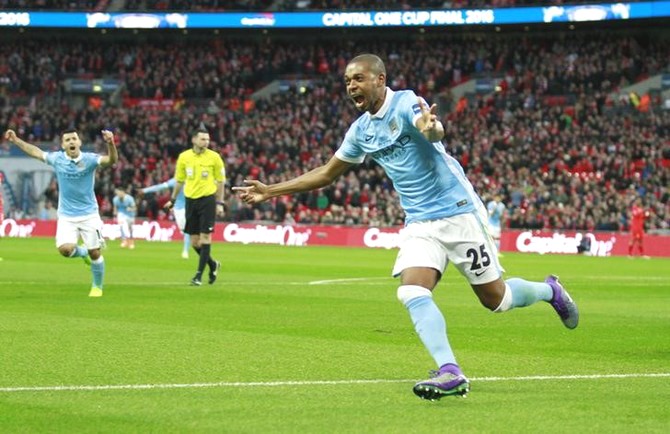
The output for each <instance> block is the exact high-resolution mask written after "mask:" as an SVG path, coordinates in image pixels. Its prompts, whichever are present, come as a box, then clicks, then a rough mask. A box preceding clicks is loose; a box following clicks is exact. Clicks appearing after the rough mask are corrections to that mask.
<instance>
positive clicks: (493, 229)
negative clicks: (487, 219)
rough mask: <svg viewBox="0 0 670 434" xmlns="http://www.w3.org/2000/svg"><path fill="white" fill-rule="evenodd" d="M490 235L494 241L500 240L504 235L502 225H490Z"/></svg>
mask: <svg viewBox="0 0 670 434" xmlns="http://www.w3.org/2000/svg"><path fill="white" fill-rule="evenodd" d="M489 233H490V234H491V238H493V239H494V240H499V239H500V234H501V233H502V230H501V229H500V225H492V224H490V223H489Z"/></svg>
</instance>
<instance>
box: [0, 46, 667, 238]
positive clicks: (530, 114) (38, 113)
mask: <svg viewBox="0 0 670 434" xmlns="http://www.w3.org/2000/svg"><path fill="white" fill-rule="evenodd" d="M583 38H584V39H581V40H579V39H576V38H573V39H571V41H569V42H567V41H563V42H558V41H556V40H553V41H552V42H549V40H546V41H543V40H541V39H540V38H534V40H533V41H532V42H531V41H529V40H525V41H522V42H521V43H520V41H519V40H512V41H499V42H489V41H484V40H483V41H477V40H476V39H475V40H472V41H468V42H469V43H468V44H464V43H461V44H454V43H453V41H430V42H429V41H426V42H425V45H421V44H417V43H411V44H410V43H393V42H385V43H378V44H376V45H375V44H373V46H372V47H371V50H372V51H376V52H379V53H381V54H382V56H383V57H385V58H386V59H388V61H387V68H388V70H389V85H390V86H391V87H393V88H403V87H410V88H415V89H416V90H417V91H418V93H419V94H421V95H423V96H425V97H426V99H427V100H429V101H439V102H440V105H441V109H442V110H441V113H442V115H443V122H444V123H445V126H446V127H447V137H446V139H445V143H446V145H447V149H448V151H449V152H451V153H452V154H453V155H454V156H456V157H457V158H458V159H459V160H460V161H461V163H462V164H463V166H464V168H465V170H466V171H467V174H468V176H469V177H470V179H471V180H472V182H473V184H474V185H475V187H476V188H477V190H478V192H479V193H480V194H481V195H482V196H483V197H485V198H486V197H489V196H492V195H494V194H495V193H500V194H502V195H503V198H504V201H505V202H506V204H507V206H508V210H509V217H508V219H507V225H508V226H509V227H513V228H521V227H524V228H556V229H589V230H617V229H625V227H626V225H627V221H626V218H627V217H626V214H625V213H626V210H627V208H628V206H627V205H628V202H629V200H630V198H631V197H632V195H634V194H642V195H644V197H645V201H646V202H647V205H648V206H650V207H651V208H652V209H653V211H654V212H653V216H652V219H651V221H650V227H651V228H654V229H667V228H668V224H669V216H670V210H669V209H668V206H669V205H668V204H669V200H668V194H669V192H668V187H667V186H668V185H669V184H670V183H669V182H668V171H669V168H668V166H667V162H668V161H669V160H670V145H669V143H668V141H667V137H669V136H670V115H669V114H668V112H667V111H659V110H651V111H650V112H647V113H640V112H639V111H636V110H631V109H630V108H629V107H622V106H621V107H618V106H617V105H620V104H621V102H620V101H611V100H609V99H608V94H609V93H610V92H611V91H612V90H614V89H617V88H619V87H620V86H623V85H626V84H629V83H631V82H634V81H635V80H637V79H638V78H640V77H644V76H645V75H646V74H654V73H657V72H659V71H660V70H661V69H662V67H663V66H664V65H667V64H669V63H670V62H669V60H670V59H668V50H667V49H663V48H662V47H660V45H658V44H657V43H655V42H654V41H644V40H638V39H635V38H632V37H628V38H613V37H609V36H600V37H593V36H589V37H588V40H589V41H592V42H587V40H586V37H583ZM465 45H467V47H468V49H467V51H466V50H465V49H463V48H462V47H463V46H465ZM231 46H232V45H231ZM235 46H236V48H235V50H234V51H233V50H227V51H225V53H227V57H226V56H223V57H222V58H220V59H217V61H216V62H217V64H218V65H220V64H224V65H226V64H230V62H237V63H236V64H237V65H243V64H244V63H243V62H240V56H239V53H252V52H254V53H260V52H259V51H254V50H257V49H258V47H257V46H255V45H253V44H247V45H246V46H245V45H244V44H242V45H240V44H236V45H235ZM189 47H190V46H189ZM34 48H36V49H38V50H39V49H40V48H39V47H37V46H35V47H34ZM109 48H110V49H111V50H114V49H115V47H113V46H112V47H109ZM48 49H49V48H44V50H48ZM77 50H79V48H77ZM265 50H266V51H265V52H263V53H262V56H260V57H256V58H255V62H249V63H248V64H246V66H245V67H244V68H243V70H244V71H248V73H249V74H250V75H254V74H258V73H259V72H258V70H259V69H260V70H261V71H264V72H261V73H260V74H265V76H266V77H268V78H269V77H272V73H271V72H269V70H267V68H268V66H267V65H270V64H271V65H273V66H272V71H273V72H274V73H276V72H277V71H282V72H285V71H296V72H297V71H302V72H303V73H311V76H312V77H313V78H314V81H313V83H314V84H313V86H312V87H311V88H309V89H307V90H306V91H304V92H301V91H298V90H297V89H292V90H291V91H290V92H286V93H279V94H276V95H274V96H272V97H271V99H270V100H267V101H263V100H260V101H258V102H257V103H256V106H255V108H253V109H251V110H248V111H246V112H244V111H242V110H235V109H232V101H233V100H234V99H235V97H237V96H239V94H238V92H237V91H233V90H232V89H225V90H222V91H221V93H220V94H219V95H216V97H215V98H214V99H213V100H212V101H215V102H213V103H212V104H211V105H209V106H208V107H207V108H204V109H203V108H198V107H196V106H195V105H192V104H190V103H189V102H188V101H187V102H186V103H185V105H183V106H182V107H181V109H179V110H174V111H149V110H146V109H143V108H137V107H135V108H123V109H122V108H113V107H105V106H103V107H102V108H99V109H93V108H91V109H87V110H78V111H76V110H72V109H71V108H69V107H68V106H66V105H63V106H60V107H55V108H54V107H51V108H49V107H48V106H43V105H42V104H34V106H33V107H24V108H19V109H11V108H10V107H9V106H6V107H5V108H4V109H3V110H2V112H1V113H2V119H0V122H2V124H3V125H13V126H16V127H17V128H18V133H19V135H20V136H23V137H26V138H30V140H34V141H47V142H52V143H57V140H58V139H57V137H56V135H57V132H58V131H60V130H61V129H63V128H65V127H66V126H70V125H76V126H78V127H79V129H80V131H81V132H82V138H83V140H84V142H85V143H94V144H95V145H96V146H99V147H100V149H103V148H102V143H101V142H100V137H99V130H100V125H115V126H116V128H117V130H118V135H119V142H120V143H121V146H120V147H119V150H120V154H121V155H120V160H119V163H118V164H117V166H116V170H115V171H100V172H99V176H100V179H99V180H98V183H97V190H96V191H97V194H98V197H99V198H100V201H101V205H102V207H101V209H102V212H103V213H104V214H105V215H107V216H109V215H111V205H110V203H111V202H110V201H111V197H112V194H113V193H112V190H113V188H114V187H116V186H123V187H127V188H134V189H138V188H141V187H144V186H147V185H151V184H154V183H158V182H162V181H165V180H167V179H169V178H170V177H171V176H172V174H173V172H174V160H175V158H176V156H177V154H178V153H179V152H180V151H181V150H183V149H185V146H187V145H188V143H189V136H188V134H189V131H190V130H192V129H193V127H194V126H195V125H197V124H199V123H200V122H203V123H205V125H207V127H208V129H209V130H210V133H211V136H212V141H213V147H214V148H215V149H218V150H219V151H220V152H221V153H222V155H223V157H224V159H225V162H226V164H227V172H228V178H229V179H228V186H229V187H230V186H232V185H240V184H241V183H242V181H243V179H244V178H246V177H252V178H258V179H261V180H263V181H267V182H276V181H279V180H282V179H287V178H289V177H292V176H295V175H297V174H299V173H303V172H305V171H306V170H309V169H310V168H313V167H315V166H317V165H319V164H322V163H324V162H325V161H326V160H327V159H329V158H330V156H331V155H332V153H333V152H334V150H335V149H336V148H337V146H339V143H340V140H341V138H342V137H343V136H344V132H345V131H346V129H347V127H348V126H349V124H350V123H351V122H352V121H353V119H354V118H355V116H357V114H356V113H355V111H354V109H353V107H352V105H351V103H350V102H349V101H348V99H347V97H346V94H345V89H344V85H343V83H342V80H341V76H342V73H343V68H344V66H345V63H346V59H347V58H348V57H349V56H350V53H348V52H347V51H346V50H345V49H344V48H343V47H342V46H341V45H338V44H336V43H319V44H318V45H309V44H302V45H301V46H297V45H289V46H285V45H284V46H282V47H280V46H272V45H270V44H268V45H266V47H265ZM521 50H523V53H524V56H521V55H520V51H521ZM184 51H188V50H184ZM55 52H59V53H61V54H64V56H63V57H64V58H70V57H76V56H71V55H70V53H69V52H68V49H67V46H61V47H58V48H56V50H55ZM77 52H79V51H77ZM137 52H138V53H147V52H154V53H155V51H153V50H152V49H151V48H147V47H141V48H137ZM270 53H271V55H270ZM326 53H337V55H330V56H326ZM612 56H615V57H614V58H615V59H616V63H611V62H610V59H612ZM24 57H25V56H22V55H20V54H14V55H13V56H9V58H10V62H12V61H13V62H15V64H16V62H17V61H19V60H22V59H24ZM205 57H207V56H205ZM4 58H7V57H4ZM650 58H653V60H649V61H644V59H650ZM12 59H14V60H12ZM142 59H143V60H142V62H141V63H142V65H143V67H142V68H144V69H146V70H154V69H156V68H160V66H157V65H161V64H163V62H165V59H164V58H162V57H161V56H160V55H157V56H146V57H144V56H142ZM427 59H430V60H427ZM185 62H186V63H188V61H185ZM131 64H132V62H131ZM176 64H177V65H178V64H179V62H176ZM616 64H620V65H621V64H623V65H625V67H624V68H621V69H620V70H617V68H615V67H614V66H615V65H616ZM82 65H84V66H82V68H83V71H87V67H86V65H87V63H83V64H82ZM199 66H201V65H199ZM461 68H462V69H461ZM56 69H57V68H56ZM214 69H216V68H214ZM235 70H237V69H235ZM10 71H11V72H12V73H13V72H14V71H13V69H10ZM462 71H468V72H472V73H477V72H479V73H487V72H488V73H490V72H498V73H501V76H503V77H504V83H502V84H503V85H502V86H501V87H502V88H501V89H500V92H497V93H495V94H493V95H490V96H486V97H482V98H479V99H476V100H474V102H471V103H470V104H467V105H466V106H464V107H460V108H458V109H456V110H453V111H449V110H448V106H449V104H448V103H449V92H448V87H449V85H450V84H453V83H456V82H459V81H462V80H463V77H464V75H465V74H463V72H462ZM473 71H474V72H473ZM528 71H532V73H531V72H528ZM560 71H562V73H561V74H559V72H560ZM228 75H238V74H234V73H232V72H227V74H226V76H228ZM553 93H555V94H557V95H564V94H565V93H570V94H572V95H573V96H575V95H576V96H575V101H572V102H571V103H570V109H569V110H566V108H565V107H562V106H561V105H557V104H556V101H559V102H560V99H558V100H555V99H554V100H552V99H551V98H549V97H550V96H551V95H552V94H553ZM55 146H56V147H57V145H55ZM166 199H167V194H163V195H151V196H147V197H144V198H141V200H140V201H139V207H140V210H139V211H140V215H141V216H146V217H149V218H157V219H164V218H168V216H167V215H166V214H165V213H164V212H163V211H162V209H161V205H162V203H163V202H164V201H165V200H166ZM227 201H228V204H227V205H228V206H227V217H226V219H228V220H234V221H244V220H256V221H260V220H264V221H268V222H270V221H273V222H287V223H293V222H296V223H322V224H362V225H374V226H389V225H399V224H402V220H403V215H402V211H401V210H400V208H399V206H398V203H397V198H396V196H395V192H394V190H393V187H392V185H391V183H390V181H389V180H388V178H386V176H385V175H384V173H383V171H381V169H380V168H379V167H377V166H376V164H374V163H373V162H366V163H365V164H363V165H361V166H358V167H357V168H355V169H354V170H352V171H351V172H350V173H348V174H347V175H345V176H344V177H342V178H341V179H340V180H338V182H337V183H336V184H334V185H333V186H331V187H328V188H325V189H322V190H321V191H319V192H311V193H304V194H300V195H296V196H291V197H282V198H277V199H275V200H273V201H270V202H267V203H263V204H260V205H257V206H254V207H249V206H247V205H244V204H243V203H242V202H241V201H239V200H238V199H237V198H236V197H235V195H234V194H232V192H230V190H229V191H228V194H227Z"/></svg>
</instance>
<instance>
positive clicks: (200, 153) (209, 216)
mask: <svg viewBox="0 0 670 434" xmlns="http://www.w3.org/2000/svg"><path fill="white" fill-rule="evenodd" d="M191 145H192V146H191V149H189V150H187V151H184V152H182V153H181V154H179V158H177V167H176V169H175V176H174V177H175V180H176V181H177V183H176V184H175V186H174V189H173V190H172V198H171V200H170V201H168V202H167V203H166V204H165V208H168V209H169V208H172V206H173V204H174V201H175V199H176V197H177V195H178V194H179V192H180V191H181V189H182V188H183V189H184V196H185V197H186V225H185V227H184V232H186V233H187V234H189V235H191V246H193V249H194V250H195V251H196V252H197V253H198V255H199V257H200V261H199V262H198V271H197V272H196V273H195V276H194V277H193V279H191V285H195V286H200V285H202V273H203V272H204V271H205V266H206V265H209V283H210V284H212V283H214V282H215V281H216V277H217V275H218V274H219V269H220V268H221V263H220V262H219V261H217V260H215V259H213V258H212V257H211V248H212V232H213V231H214V223H215V221H216V216H217V215H218V216H223V191H224V190H223V186H224V184H225V182H226V169H225V166H224V165H223V159H222V158H221V155H219V153H218V152H214V151H212V150H211V149H209V132H208V131H207V130H206V129H205V128H204V127H203V126H201V127H199V128H198V129H197V130H195V131H194V132H193V134H192V135H191Z"/></svg>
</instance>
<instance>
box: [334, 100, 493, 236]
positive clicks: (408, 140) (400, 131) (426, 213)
mask: <svg viewBox="0 0 670 434" xmlns="http://www.w3.org/2000/svg"><path fill="white" fill-rule="evenodd" d="M420 115H421V108H420V106H419V103H418V98H417V95H416V94H415V93H414V92H413V91H411V90H399V91H395V92H394V91H392V90H391V89H389V88H387V89H386V99H385V100H384V104H383V105H382V107H381V109H380V110H379V111H378V112H377V113H375V114H374V115H372V114H370V113H369V112H365V113H364V114H362V115H361V116H360V117H359V118H358V119H357V120H356V121H355V122H354V123H353V124H352V125H351V127H349V130H348V131H347V134H346V135H345V137H344V141H343V142H342V145H341V146H340V148H339V149H338V150H337V152H336V153H335V156H336V157H337V158H339V159H340V160H342V161H346V162H349V163H356V164H358V163H362V162H363V160H364V159H365V156H366V155H370V156H371V157H372V158H373V159H374V160H375V161H376V162H377V163H379V164H380V165H381V166H382V167H383V168H384V170H385V171H386V174H387V175H388V177H389V178H391V180H392V181H393V186H394V187H395V189H396V191H397V192H398V196H399V197H400V205H401V206H402V207H403V209H404V210H405V224H409V223H412V222H416V221H424V220H435V219H441V218H445V217H451V216H454V215H458V214H465V213H468V212H473V211H475V210H481V209H483V204H482V202H481V199H480V198H479V197H478V196H477V194H476V193H475V191H474V188H473V187H472V184H470V181H468V179H467V178H466V177H465V173H464V172H463V168H462V167H461V165H460V164H459V163H458V161H456V159H454V158H453V157H452V156H450V155H448V154H447V152H446V151H445V149H444V146H443V145H442V142H439V141H438V142H434V143H431V142H429V141H428V140H427V139H426V138H425V137H424V135H423V134H421V132H420V131H419V130H418V129H417V128H416V126H415V125H414V122H415V120H416V119H418V118H419V117H420Z"/></svg>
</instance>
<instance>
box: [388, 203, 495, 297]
mask: <svg viewBox="0 0 670 434" xmlns="http://www.w3.org/2000/svg"><path fill="white" fill-rule="evenodd" d="M485 225H487V222H486V221H485V220H482V218H481V217H480V216H478V215H477V214H475V213H470V214H460V215H457V216H453V217H449V218H445V219H441V220H430V221H424V222H416V223H410V224H409V225H407V227H405V229H404V230H403V231H402V234H401V239H400V251H399V252H398V257H397V258H396V262H395V265H394V267H393V276H394V277H397V276H399V275H400V273H402V271H403V270H405V269H406V268H412V267H428V268H434V269H436V270H437V271H439V272H440V273H441V274H444V272H445V270H446V268H447V265H449V262H452V263H453V264H454V266H455V267H456V268H457V269H458V271H460V272H461V274H462V275H463V276H465V278H466V279H467V280H468V282H470V284H474V285H481V284H484V283H489V282H493V281H494V280H497V279H498V278H500V277H501V276H502V268H501V267H500V263H499V262H498V251H497V249H496V246H495V243H494V242H493V240H492V239H491V237H490V236H489V234H488V232H487V228H486V226H485Z"/></svg>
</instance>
